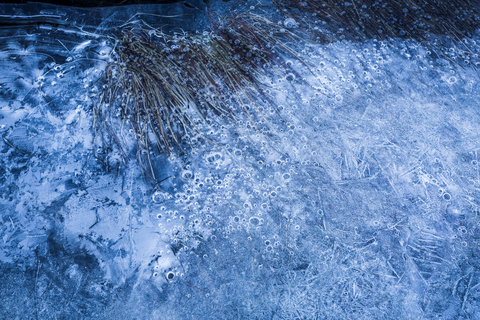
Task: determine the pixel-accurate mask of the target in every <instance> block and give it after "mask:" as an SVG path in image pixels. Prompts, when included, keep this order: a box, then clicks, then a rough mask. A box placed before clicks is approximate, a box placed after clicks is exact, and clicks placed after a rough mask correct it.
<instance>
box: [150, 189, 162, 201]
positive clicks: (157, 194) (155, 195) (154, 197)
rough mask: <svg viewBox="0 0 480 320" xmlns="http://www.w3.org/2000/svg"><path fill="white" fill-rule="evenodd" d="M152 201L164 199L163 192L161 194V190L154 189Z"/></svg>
mask: <svg viewBox="0 0 480 320" xmlns="http://www.w3.org/2000/svg"><path fill="white" fill-rule="evenodd" d="M152 201H153V202H155V203H162V202H163V201H165V194H163V192H160V191H156V192H155V193H154V194H153V195H152Z"/></svg>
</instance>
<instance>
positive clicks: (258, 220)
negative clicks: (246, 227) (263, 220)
mask: <svg viewBox="0 0 480 320" xmlns="http://www.w3.org/2000/svg"><path fill="white" fill-rule="evenodd" d="M249 221H250V223H251V224H252V225H254V226H258V225H259V224H260V219H258V218H257V217H251V218H250V219H249Z"/></svg>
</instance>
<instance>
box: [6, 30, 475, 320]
mask: <svg viewBox="0 0 480 320" xmlns="http://www.w3.org/2000/svg"><path fill="white" fill-rule="evenodd" d="M28 37H29V36H27V38H22V39H23V40H22V41H23V42H22V41H17V40H15V39H13V40H11V41H9V42H8V48H2V52H1V62H0V68H1V69H2V73H1V74H2V76H1V78H0V83H1V87H0V94H1V96H2V100H1V101H0V133H1V135H2V137H3V138H4V139H3V140H2V141H0V148H1V150H2V157H0V162H1V166H0V181H1V185H0V203H1V207H2V214H1V215H0V222H1V225H0V239H2V241H0V246H1V250H0V261H1V263H2V266H1V267H0V268H1V273H0V278H1V280H2V281H1V282H0V283H1V284H0V288H1V290H0V292H1V294H0V296H1V297H2V304H1V305H0V314H2V315H6V316H7V317H8V318H12V319H13V318H15V317H18V318H25V317H34V316H35V315H36V314H38V317H39V318H41V319H47V318H54V317H60V316H69V317H70V318H104V319H112V318H117V319H120V318H134V317H136V318H140V319H221V318H222V319H223V318H225V319H235V318H242V319H295V318H297V319H332V318H336V319H347V318H348V319H352V318H355V319H356V318H366V319H379V318H389V319H407V318H419V319H421V318H433V317H436V316H443V317H444V318H447V319H450V318H458V317H465V318H468V317H471V318H474V317H475V314H478V313H479V309H478V299H479V298H480V290H479V289H480V286H479V284H480V273H479V271H478V269H479V267H480V260H479V257H478V253H477V251H478V250H477V248H478V245H479V232H480V230H479V226H480V222H479V215H478V213H479V206H480V204H479V202H478V196H479V195H478V189H479V184H480V178H479V163H478V161H479V159H478V157H479V155H478V150H479V147H480V146H479V141H480V140H479V136H478V130H477V128H478V126H479V124H480V117H479V114H478V112H477V106H478V105H479V102H480V101H479V100H480V99H479V95H478V92H480V88H479V84H478V74H477V73H476V71H475V70H476V69H475V68H474V67H473V65H475V64H476V66H477V67H478V62H476V61H471V62H466V61H464V60H465V59H466V58H465V57H464V56H462V48H457V47H452V48H451V50H449V51H448V52H449V58H450V59H451V60H452V61H455V63H454V62H451V61H447V60H442V59H433V58H432V57H431V53H430V52H429V51H427V50H426V49H425V48H424V47H422V45H420V44H419V43H416V42H414V41H410V40H402V41H400V40H391V41H383V42H380V41H375V40H371V41H369V42H365V43H351V42H347V41H342V42H337V43H333V44H330V45H310V46H306V47H304V48H301V51H300V52H299V53H300V55H301V57H302V59H304V60H305V61H308V62H309V64H310V65H313V66H315V67H314V68H311V69H310V70H307V68H306V67H305V66H304V65H302V64H301V63H300V62H299V61H297V60H292V61H289V62H287V65H288V66H289V67H290V68H291V71H292V73H291V74H289V75H287V76H286V77H280V76H279V77H276V78H270V79H268V80H269V81H270V82H271V89H269V90H268V91H267V93H268V94H269V95H270V98H271V99H272V101H274V102H275V107H276V108H277V110H275V108H273V106H268V105H267V104H265V105H264V106H262V107H261V108H262V112H263V113H264V114H265V115H266V116H267V117H268V121H269V122H270V123H271V124H272V127H269V126H268V125H267V124H266V123H265V122H262V120H259V121H258V123H256V125H257V127H258V128H259V130H258V131H257V130H255V129H254V127H253V126H252V123H250V122H249V119H248V118H243V119H240V120H239V122H238V123H237V124H235V125H234V124H231V123H224V122H223V123H222V122H220V121H217V122H215V121H212V122H211V123H209V124H208V126H210V128H211V130H210V131H209V132H208V133H207V138H209V139H210V140H212V141H215V142H216V143H217V144H216V145H212V144H209V143H207V142H206V141H205V139H204V137H201V136H198V137H193V138H192V142H193V147H192V149H191V150H189V154H188V156H187V157H184V158H174V157H171V158H166V157H158V158H157V159H155V164H156V167H157V168H159V169H158V172H159V174H160V179H163V178H168V179H166V180H165V181H164V182H163V183H162V185H161V188H160V189H159V190H154V189H153V188H152V187H151V186H150V185H149V184H148V182H146V181H145V179H143V177H142V172H141V170H140V169H139V168H138V167H136V166H135V164H134V163H133V162H132V163H130V165H129V166H128V168H120V167H119V166H118V162H119V159H118V158H115V157H114V156H112V157H111V158H108V162H107V163H103V164H102V163H100V162H99V161H96V160H95V159H94V158H93V156H92V152H91V151H92V150H91V148H92V133H91V131H90V128H91V127H92V123H91V122H92V116H91V109H90V106H91V104H92V99H94V97H95V94H96V91H95V90H96V89H95V87H94V86H92V83H93V82H94V81H95V79H96V78H97V77H98V76H99V74H100V73H101V72H102V67H103V66H104V62H102V61H103V60H102V59H99V60H101V61H98V60H96V59H84V57H86V56H89V55H102V54H105V53H106V52H109V50H111V48H112V45H113V44H111V43H108V42H107V41H100V40H98V41H92V42H86V41H85V40H80V39H76V38H75V39H73V40H75V41H74V43H75V45H72V46H71V48H72V50H73V51H71V55H69V54H68V53H67V52H66V51H64V50H63V49H58V51H56V55H57V56H58V57H62V56H63V58H64V59H65V60H64V62H61V63H57V62H55V61H57V60H58V59H57V56H56V58H54V59H53V60H52V57H51V56H48V55H46V54H42V53H41V50H39V48H36V47H35V46H34V45H33V44H32V45H30V46H26V45H25V43H27V44H28V43H33V42H29V41H24V40H25V39H26V40H32V41H33V40H34V39H29V38H28ZM70 39H71V38H70ZM465 41H466V42H467V44H468V45H469V47H470V48H474V47H475V46H474V44H475V42H474V41H477V42H478V41H479V40H478V37H477V38H474V39H470V40H465ZM67 44H68V43H67ZM58 48H60V45H59V47H58ZM67 48H68V46H67ZM102 52H103V53H102ZM475 54H477V56H476V57H478V52H475ZM70 56H71V60H68V59H69V57H70ZM96 57H98V56H96ZM460 65H462V67H459V66H460ZM277 111H278V113H277ZM25 300H28V303H27V304H26V305H24V304H23V301H25Z"/></svg>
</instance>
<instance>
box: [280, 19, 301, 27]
mask: <svg viewBox="0 0 480 320" xmlns="http://www.w3.org/2000/svg"><path fill="white" fill-rule="evenodd" d="M283 25H284V26H285V28H288V29H291V28H296V27H297V26H298V23H297V21H295V19H293V18H287V19H285V21H283Z"/></svg>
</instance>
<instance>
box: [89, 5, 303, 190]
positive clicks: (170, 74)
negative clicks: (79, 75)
mask: <svg viewBox="0 0 480 320" xmlns="http://www.w3.org/2000/svg"><path fill="white" fill-rule="evenodd" d="M209 18H210V22H211V26H212V31H211V32H204V33H203V34H173V35H169V34H165V33H163V32H162V31H161V30H159V29H155V28H151V27H147V26H145V25H141V26H134V27H128V28H125V29H123V30H122V31H121V36H120V37H119V41H118V44H117V46H116V50H115V59H114V61H113V62H111V63H109V65H108V66H107V68H106V71H105V75H104V79H105V83H104V85H103V90H102V92H101V94H100V98H99V100H98V102H97V104H96V106H95V131H96V138H95V140H96V142H97V143H99V144H100V145H102V146H103V147H104V149H106V150H107V149H111V145H112V143H114V144H115V145H117V146H118V147H119V149H120V150H122V151H121V152H122V153H123V156H124V158H127V154H128V151H127V150H128V143H127V141H128V140H129V139H128V136H129V135H133V137H134V140H135V141H136V146H137V156H138V159H139V161H140V164H141V166H142V168H143V169H144V172H145V173H147V175H148V176H150V178H152V179H153V181H156V178H155V176H154V170H153V167H152V161H151V156H152V155H154V154H155V153H157V152H160V153H162V152H163V153H166V154H168V155H170V154H172V153H176V154H179V153H182V152H183V148H184V147H185V146H186V145H188V142H189V138H190V137H192V136H194V135H198V134H200V135H202V125H203V123H205V122H206V121H207V119H208V121H207V122H209V121H215V120H219V119H222V118H223V119H229V120H230V121H231V122H232V123H236V122H237V121H238V119H239V117H246V118H247V119H248V120H249V121H250V122H251V123H252V124H253V126H254V127H256V125H255V124H256V122H257V121H264V122H266V123H267V124H268V120H267V119H266V118H265V117H264V115H263V114H262V112H261V111H260V108H258V106H257V104H258V103H263V102H260V101H261V100H263V101H267V100H268V99H267V97H266V96H265V94H264V92H263V89H264V84H263V76H264V75H265V74H268V73H271V72H278V73H280V74H281V73H282V71H281V70H282V69H283V68H284V64H283V62H282V59H279V57H280V56H281V55H296V54H295V51H294V50H293V49H292V47H291V46H290V45H288V42H289V41H291V40H295V39H296V36H295V35H294V34H293V33H292V32H290V31H288V30H286V29H285V28H284V27H283V26H280V25H278V24H275V23H273V22H271V21H269V20H268V19H266V18H263V17H261V16H258V15H255V14H253V13H244V14H236V15H233V16H229V17H226V18H221V17H217V16H213V15H210V17H209ZM262 98H263V99H262ZM118 127H120V128H119V129H117V128H118Z"/></svg>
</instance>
